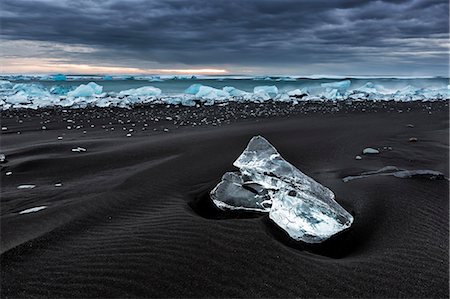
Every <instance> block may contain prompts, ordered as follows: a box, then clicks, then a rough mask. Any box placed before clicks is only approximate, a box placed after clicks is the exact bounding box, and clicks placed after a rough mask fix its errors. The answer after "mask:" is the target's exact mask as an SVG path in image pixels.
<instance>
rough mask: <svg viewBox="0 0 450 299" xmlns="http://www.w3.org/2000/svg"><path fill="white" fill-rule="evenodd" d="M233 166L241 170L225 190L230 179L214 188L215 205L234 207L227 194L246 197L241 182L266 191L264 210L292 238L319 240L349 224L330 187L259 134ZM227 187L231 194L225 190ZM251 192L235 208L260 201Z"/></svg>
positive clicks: (350, 220) (351, 218)
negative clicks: (234, 182) (301, 168)
mask: <svg viewBox="0 0 450 299" xmlns="http://www.w3.org/2000/svg"><path fill="white" fill-rule="evenodd" d="M233 165H234V166H236V167H238V168H239V170H240V172H241V175H237V174H235V176H236V178H235V179H236V180H238V184H235V185H233V187H232V188H231V187H230V188H229V189H228V187H227V188H225V187H226V186H228V184H230V182H227V180H222V182H221V183H219V185H218V186H217V187H216V188H215V189H214V190H216V189H221V190H222V192H223V193H219V192H217V190H216V192H212V194H211V195H212V198H213V201H214V202H215V204H216V205H217V206H218V207H219V208H222V207H221V206H220V205H218V204H217V202H220V203H221V204H222V205H224V204H226V205H228V206H233V207H236V206H235V203H236V201H233V200H234V199H235V197H233V196H229V194H233V195H234V196H235V195H236V194H238V195H239V197H244V196H247V195H246V193H245V192H244V191H240V190H241V189H243V188H244V187H243V186H245V185H250V184H253V185H254V186H260V189H258V193H257V194H258V195H260V194H262V193H261V192H263V191H262V190H264V191H265V192H267V197H268V199H264V200H265V202H266V203H268V202H270V203H271V205H270V209H266V210H269V217H270V219H272V220H273V222H275V223H276V224H277V225H278V226H279V227H281V228H282V229H283V230H285V231H286V232H287V233H288V234H289V236H290V237H292V238H293V239H295V240H299V241H303V242H307V243H320V242H322V241H324V240H326V239H328V238H330V237H331V236H333V235H335V234H337V233H338V232H340V231H343V230H345V229H347V228H349V227H350V226H351V224H352V223H353V216H352V215H351V214H349V213H348V212H347V211H346V210H345V209H344V208H342V207H341V206H340V205H339V204H338V203H337V202H336V201H335V200H334V193H333V192H332V191H331V190H330V189H328V188H327V187H325V186H323V185H321V184H319V183H318V182H316V181H315V180H314V179H312V178H310V177H309V176H307V175H305V174H304V173H303V172H301V171H300V170H298V169H297V168H296V167H295V166H293V165H292V164H290V163H289V162H287V161H286V160H284V159H283V158H282V157H281V155H280V154H279V153H278V152H277V150H276V149H275V148H274V147H273V146H272V145H271V144H270V143H269V142H268V141H267V140H266V139H264V138H263V137H261V136H256V137H253V138H252V139H251V140H250V142H249V144H248V145H247V148H246V149H245V150H244V152H243V153H242V154H241V155H240V156H239V157H238V158H237V160H236V161H235V162H234V163H233ZM239 180H241V181H239ZM221 185H222V186H221ZM230 189H231V190H232V191H233V192H232V193H229V190H230ZM214 190H213V191H214ZM213 193H214V195H213ZM253 194H254V193H253ZM253 194H252V195H251V196H248V197H247V200H244V199H242V198H240V200H239V208H251V207H254V206H255V204H256V202H255V199H256V198H257V199H260V200H261V198H259V197H256V196H255V195H253ZM264 195H265V194H264ZM232 199H233V200H232Z"/></svg>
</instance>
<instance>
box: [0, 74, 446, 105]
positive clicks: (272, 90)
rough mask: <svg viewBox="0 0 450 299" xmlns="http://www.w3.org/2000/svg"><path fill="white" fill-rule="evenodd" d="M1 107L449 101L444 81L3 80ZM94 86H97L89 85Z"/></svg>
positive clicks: (94, 77)
mask: <svg viewBox="0 0 450 299" xmlns="http://www.w3.org/2000/svg"><path fill="white" fill-rule="evenodd" d="M0 80H2V81H0V106H1V107H2V109H10V108H33V109H36V108H39V107H48V106H63V107H75V108H80V107H81V108H82V107H86V106H99V107H109V106H119V107H130V106H132V105H133V104H137V103H150V102H154V103H165V104H181V105H188V106H194V105H196V104H198V103H203V104H206V105H213V104H216V103H219V102H220V103H223V102H227V101H242V102H264V101H270V100H273V101H283V102H292V103H294V104H295V103H298V101H327V100H330V101H339V100H374V101H377V100H378V101H381V100H395V101H416V100H419V101H424V100H449V99H450V89H449V79H448V78H444V77H416V78H415V77H403V78H400V77H396V78H392V77H354V78H352V77H350V78H346V77H318V76H315V77H314V76H312V77H250V76H162V75H160V76H158V75H152V76H103V75H76V76H70V75H68V76H64V75H53V76H17V75H16V76H5V75H4V76H0ZM91 82H93V83H91Z"/></svg>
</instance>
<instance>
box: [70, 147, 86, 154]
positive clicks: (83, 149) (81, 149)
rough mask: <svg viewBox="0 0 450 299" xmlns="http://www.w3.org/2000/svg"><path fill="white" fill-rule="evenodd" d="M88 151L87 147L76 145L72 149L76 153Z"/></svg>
mask: <svg viewBox="0 0 450 299" xmlns="http://www.w3.org/2000/svg"><path fill="white" fill-rule="evenodd" d="M85 151H87V149H85V148H84V147H76V148H73V149H72V152H76V153H81V152H85Z"/></svg>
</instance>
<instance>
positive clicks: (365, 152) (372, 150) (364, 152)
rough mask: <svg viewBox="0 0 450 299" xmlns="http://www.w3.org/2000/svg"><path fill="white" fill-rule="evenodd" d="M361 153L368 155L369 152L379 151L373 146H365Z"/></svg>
mask: <svg viewBox="0 0 450 299" xmlns="http://www.w3.org/2000/svg"><path fill="white" fill-rule="evenodd" d="M362 153H363V154H364V155H370V154H379V153H380V151H379V150H376V149H374V148H371V147H367V148H365V149H364V150H363V152H362Z"/></svg>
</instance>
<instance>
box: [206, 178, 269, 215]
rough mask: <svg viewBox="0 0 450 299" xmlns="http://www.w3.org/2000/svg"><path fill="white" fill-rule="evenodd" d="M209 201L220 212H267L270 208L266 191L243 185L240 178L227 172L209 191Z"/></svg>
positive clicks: (255, 186)
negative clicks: (220, 210) (210, 200)
mask: <svg viewBox="0 0 450 299" xmlns="http://www.w3.org/2000/svg"><path fill="white" fill-rule="evenodd" d="M210 195H211V199H212V200H213V202H214V204H215V205H216V206H217V207H218V208H220V209H222V210H249V211H259V212H268V211H269V210H270V206H271V200H270V198H269V195H268V192H267V190H265V189H263V188H262V187H261V186H260V185H258V184H254V183H251V182H249V183H245V182H244V180H243V178H242V176H241V175H240V174H238V173H235V172H227V173H225V174H224V175H223V177H222V180H221V181H220V183H219V184H218V185H217V186H216V187H215V188H214V189H213V190H212V191H211V193H210Z"/></svg>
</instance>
